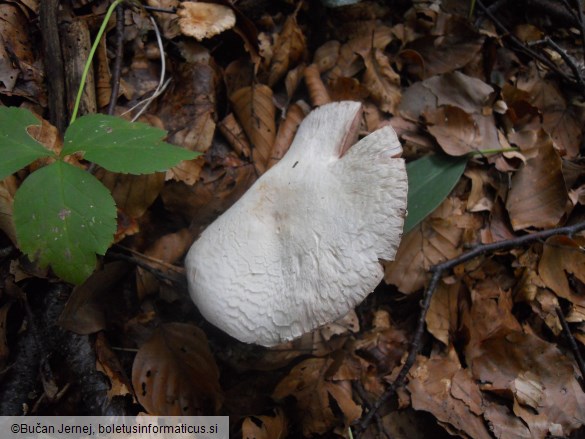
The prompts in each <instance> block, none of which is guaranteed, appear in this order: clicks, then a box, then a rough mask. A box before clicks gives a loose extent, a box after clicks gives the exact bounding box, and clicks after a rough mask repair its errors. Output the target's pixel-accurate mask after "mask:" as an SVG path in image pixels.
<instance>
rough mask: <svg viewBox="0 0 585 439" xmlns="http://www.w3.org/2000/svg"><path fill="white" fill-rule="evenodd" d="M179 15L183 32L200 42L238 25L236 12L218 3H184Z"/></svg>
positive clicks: (181, 5)
mask: <svg viewBox="0 0 585 439" xmlns="http://www.w3.org/2000/svg"><path fill="white" fill-rule="evenodd" d="M177 15H178V16H179V27H180V28H181V32H182V33H183V34H184V35H188V36H190V37H194V38H195V39H197V40H199V41H201V40H203V39H205V38H211V37H213V36H215V35H218V34H220V33H222V32H223V31H225V30H227V29H231V28H232V27H234V25H235V24H236V15H235V14H234V11H232V10H231V8H229V7H227V6H223V5H219V4H216V3H202V2H197V3H195V2H182V3H180V7H179V9H178V11H177Z"/></svg>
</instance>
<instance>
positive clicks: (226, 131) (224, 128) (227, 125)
mask: <svg viewBox="0 0 585 439" xmlns="http://www.w3.org/2000/svg"><path fill="white" fill-rule="evenodd" d="M217 127H218V128H219V131H220V132H221V134H223V136H224V137H225V138H226V140H227V141H228V143H229V144H230V145H231V147H232V148H233V149H234V151H236V152H237V153H238V155H240V156H241V157H244V158H250V157H251V155H252V151H251V148H250V142H248V138H247V137H246V134H245V133H244V130H243V129H242V126H241V125H240V124H239V123H238V121H237V120H236V118H235V117H234V113H230V114H228V115H227V116H226V117H224V118H223V119H222V120H221V121H220V122H219V123H218V124H217Z"/></svg>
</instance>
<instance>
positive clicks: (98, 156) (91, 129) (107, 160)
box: [63, 114, 199, 174]
mask: <svg viewBox="0 0 585 439" xmlns="http://www.w3.org/2000/svg"><path fill="white" fill-rule="evenodd" d="M166 134H167V133H166V131H164V130H161V129H159V128H154V127H152V126H150V125H146V124H144V123H140V122H128V121H126V120H124V119H121V118H119V117H115V116H108V115H105V114H89V115H86V116H83V117H80V118H79V119H77V120H76V121H75V122H74V123H73V124H71V126H70V127H69V128H68V129H67V132H66V133H65V141H64V145H63V154H72V153H74V152H77V151H82V152H83V153H84V158H85V159H86V160H89V161H92V162H94V163H97V164H98V165H100V166H102V167H104V168H106V169H108V170H110V171H113V172H123V173H128V174H150V173H152V172H158V171H166V170H167V169H169V168H171V167H173V166H175V165H177V164H178V163H179V162H181V161H182V160H191V159H194V158H195V157H197V156H198V155H199V154H198V153H195V152H192V151H188V150H186V149H183V148H179V147H177V146H173V145H169V144H168V143H165V142H163V141H161V139H162V138H163V137H165V136H166Z"/></svg>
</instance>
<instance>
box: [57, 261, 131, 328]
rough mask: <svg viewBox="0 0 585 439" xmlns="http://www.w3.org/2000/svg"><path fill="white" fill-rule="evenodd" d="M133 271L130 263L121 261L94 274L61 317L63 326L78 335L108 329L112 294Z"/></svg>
mask: <svg viewBox="0 0 585 439" xmlns="http://www.w3.org/2000/svg"><path fill="white" fill-rule="evenodd" d="M129 270H130V267H129V265H128V264H127V263H125V262H120V261H117V262H111V263H109V264H105V265H104V267H103V268H102V269H100V270H96V271H94V272H93V274H92V275H91V276H90V277H88V278H87V280H86V281H85V282H83V284H81V285H79V286H77V287H75V289H74V290H73V292H72V293H71V296H70V297H69V300H67V303H66V304H65V309H64V310H63V312H62V313H61V315H60V316H59V326H61V327H63V328H65V329H67V330H68V331H72V332H75V333H76V334H93V333H95V332H98V331H101V330H103V329H106V327H107V319H106V314H107V312H108V310H110V309H111V300H112V298H113V295H112V292H117V289H116V286H117V285H119V284H120V282H121V280H122V279H123V278H124V277H125V276H126V275H127V274H128V272H129Z"/></svg>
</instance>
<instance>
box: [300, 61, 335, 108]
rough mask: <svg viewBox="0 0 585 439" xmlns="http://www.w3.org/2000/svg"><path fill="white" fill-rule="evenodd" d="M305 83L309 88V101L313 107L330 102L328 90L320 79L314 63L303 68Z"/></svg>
mask: <svg viewBox="0 0 585 439" xmlns="http://www.w3.org/2000/svg"><path fill="white" fill-rule="evenodd" d="M304 74H305V83H306V84H307V89H308V90H309V96H310V97H311V103H312V104H313V106H315V107H320V106H321V105H325V104H328V103H329V102H331V98H330V97H329V92H328V91H327V88H326V87H325V84H324V83H323V81H322V80H321V74H320V73H319V69H318V68H317V66H316V65H315V64H311V65H309V66H307V67H306V68H305V72H304Z"/></svg>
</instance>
